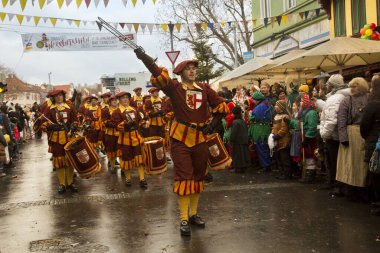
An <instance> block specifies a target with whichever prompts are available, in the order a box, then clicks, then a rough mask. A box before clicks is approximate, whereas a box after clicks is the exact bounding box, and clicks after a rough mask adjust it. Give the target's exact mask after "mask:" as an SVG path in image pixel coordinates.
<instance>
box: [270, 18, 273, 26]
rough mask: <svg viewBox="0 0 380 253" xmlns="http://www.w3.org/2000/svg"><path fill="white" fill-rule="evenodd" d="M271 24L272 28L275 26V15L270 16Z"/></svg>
mask: <svg viewBox="0 0 380 253" xmlns="http://www.w3.org/2000/svg"><path fill="white" fill-rule="evenodd" d="M270 25H271V26H272V28H273V26H274V17H270Z"/></svg>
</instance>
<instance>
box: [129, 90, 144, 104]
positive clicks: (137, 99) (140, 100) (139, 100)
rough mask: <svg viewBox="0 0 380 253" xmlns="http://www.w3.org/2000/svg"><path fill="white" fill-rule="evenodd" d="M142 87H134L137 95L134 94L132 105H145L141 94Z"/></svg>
mask: <svg viewBox="0 0 380 253" xmlns="http://www.w3.org/2000/svg"><path fill="white" fill-rule="evenodd" d="M141 91H142V88H141V87H136V88H134V89H133V92H134V93H135V95H134V96H133V98H132V100H131V102H130V104H131V106H132V107H135V108H141V107H142V106H143V96H142V95H141Z"/></svg>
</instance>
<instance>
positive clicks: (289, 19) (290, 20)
mask: <svg viewBox="0 0 380 253" xmlns="http://www.w3.org/2000/svg"><path fill="white" fill-rule="evenodd" d="M293 18H294V15H293V14H289V15H288V21H289V23H292V21H293Z"/></svg>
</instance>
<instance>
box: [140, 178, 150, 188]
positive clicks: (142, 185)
mask: <svg viewBox="0 0 380 253" xmlns="http://www.w3.org/2000/svg"><path fill="white" fill-rule="evenodd" d="M140 188H142V189H148V183H147V182H146V180H145V179H143V180H140Z"/></svg>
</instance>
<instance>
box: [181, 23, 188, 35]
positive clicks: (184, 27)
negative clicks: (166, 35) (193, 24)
mask: <svg viewBox="0 0 380 253" xmlns="http://www.w3.org/2000/svg"><path fill="white" fill-rule="evenodd" d="M186 31H187V24H181V33H182V32H186Z"/></svg>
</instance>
